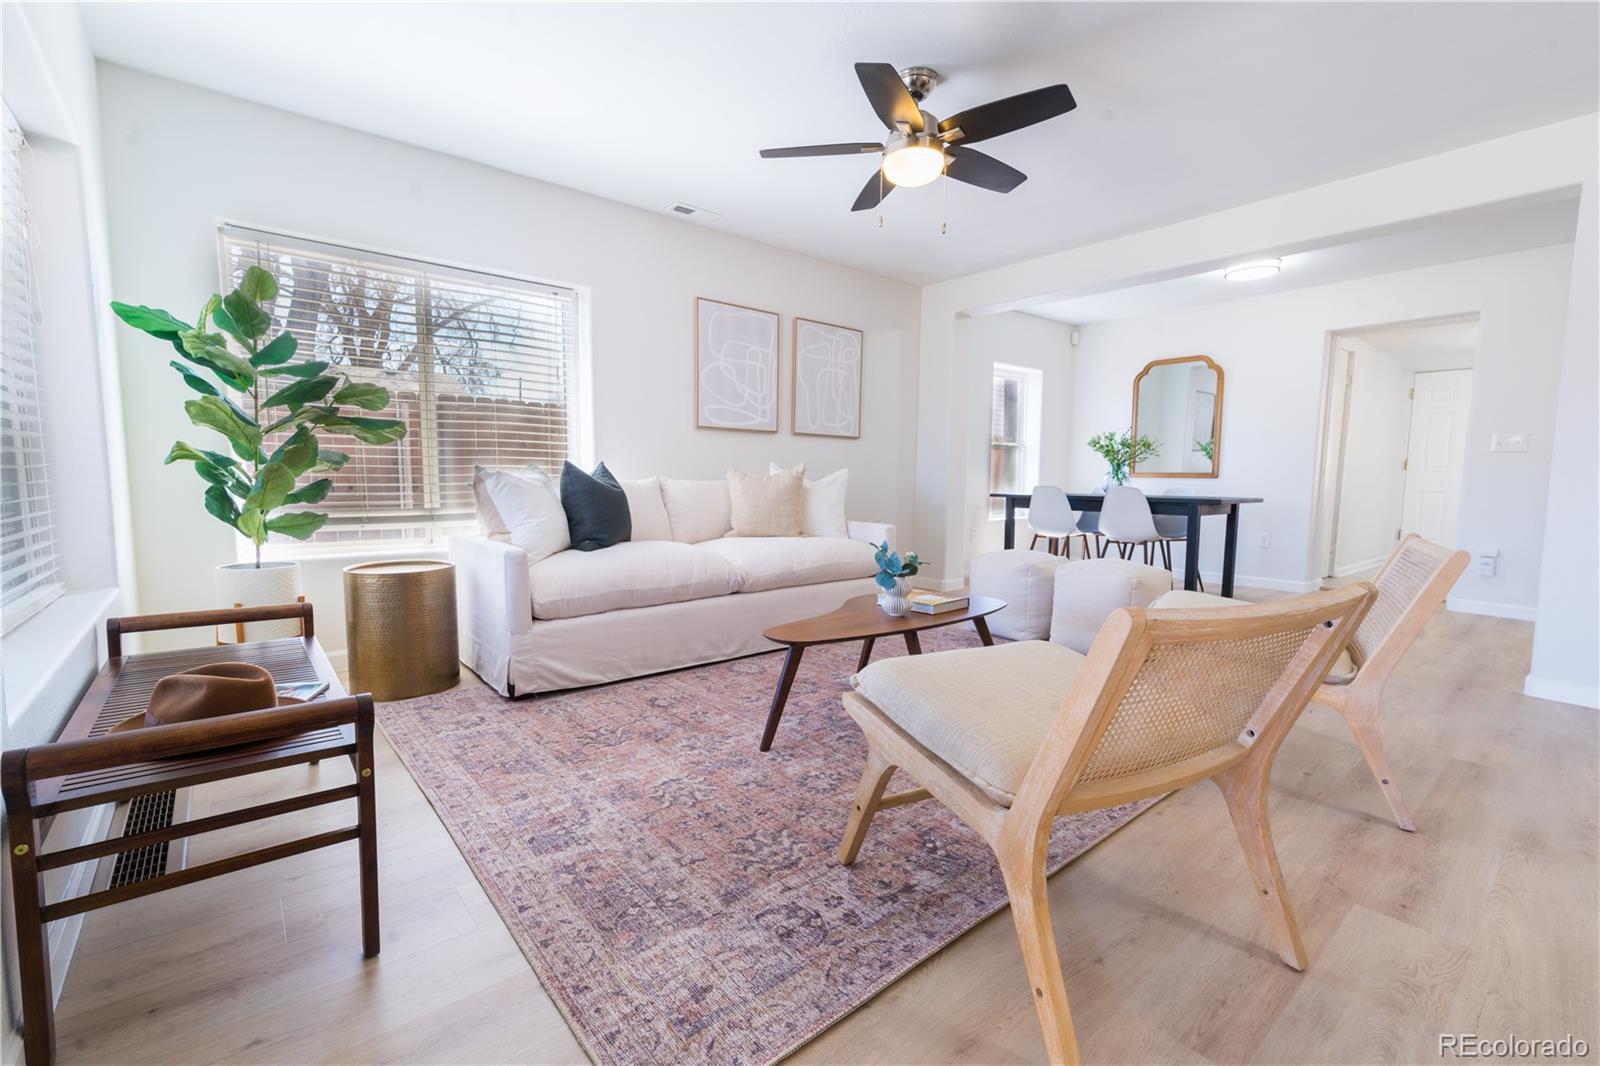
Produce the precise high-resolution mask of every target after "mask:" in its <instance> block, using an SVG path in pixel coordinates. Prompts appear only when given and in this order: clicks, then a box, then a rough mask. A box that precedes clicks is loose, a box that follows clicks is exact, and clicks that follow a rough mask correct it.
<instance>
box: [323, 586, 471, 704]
mask: <svg viewBox="0 0 1600 1066" xmlns="http://www.w3.org/2000/svg"><path fill="white" fill-rule="evenodd" d="M344 625H345V636H346V640H347V642H348V648H349V655H350V691H351V692H370V693H372V698H373V699H375V700H403V699H407V698H409V697H411V696H426V695H428V694H429V693H431V692H441V691H443V690H444V689H447V688H449V687H450V686H452V685H454V684H455V683H456V682H458V681H459V680H461V654H460V649H459V648H458V647H457V645H456V568H455V566H454V565H452V564H451V563H447V562H442V561H439V560H436V559H400V560H394V561H391V562H380V563H357V564H356V565H355V566H347V567H345V568H344Z"/></svg>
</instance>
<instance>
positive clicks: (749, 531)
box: [728, 465, 806, 537]
mask: <svg viewBox="0 0 1600 1066" xmlns="http://www.w3.org/2000/svg"><path fill="white" fill-rule="evenodd" d="M805 469H806V468H805V466H804V465H801V466H797V467H794V468H793V469H790V470H780V471H779V472H778V473H776V474H747V473H745V472H744V471H743V470H734V469H732V468H731V467H730V468H729V470H728V503H729V510H730V512H731V517H732V519H733V532H731V533H729V534H728V536H730V537H798V536H800V535H801V534H803V533H804V532H805V528H806V478H805Z"/></svg>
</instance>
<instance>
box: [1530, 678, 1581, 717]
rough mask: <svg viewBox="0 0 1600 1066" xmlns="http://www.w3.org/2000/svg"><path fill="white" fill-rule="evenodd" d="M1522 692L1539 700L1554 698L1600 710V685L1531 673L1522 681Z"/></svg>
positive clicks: (1556, 700) (1558, 700) (1561, 701)
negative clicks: (1538, 675)
mask: <svg viewBox="0 0 1600 1066" xmlns="http://www.w3.org/2000/svg"><path fill="white" fill-rule="evenodd" d="M1522 694H1523V695H1525V696H1532V697H1533V698H1534V699H1539V700H1554V701H1555V702H1556V703H1570V704H1573V705H1574V706H1577V707H1588V708H1590V709H1591V710H1600V686H1596V685H1584V684H1576V683H1574V682H1571V681H1565V680H1562V679H1561V678H1555V677H1537V676H1535V675H1533V674H1529V675H1528V676H1527V677H1526V678H1524V679H1523V681H1522Z"/></svg>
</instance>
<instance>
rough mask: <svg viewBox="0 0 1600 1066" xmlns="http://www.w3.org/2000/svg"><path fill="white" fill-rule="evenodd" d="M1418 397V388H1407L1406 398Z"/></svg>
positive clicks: (1413, 398)
mask: <svg viewBox="0 0 1600 1066" xmlns="http://www.w3.org/2000/svg"><path fill="white" fill-rule="evenodd" d="M1416 398H1417V390H1416V389H1407V390H1406V399H1408V400H1415V399H1416Z"/></svg>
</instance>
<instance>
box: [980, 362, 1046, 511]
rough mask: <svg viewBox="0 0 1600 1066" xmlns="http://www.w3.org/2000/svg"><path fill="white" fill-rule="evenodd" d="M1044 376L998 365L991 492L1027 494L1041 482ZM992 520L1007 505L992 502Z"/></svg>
mask: <svg viewBox="0 0 1600 1066" xmlns="http://www.w3.org/2000/svg"><path fill="white" fill-rule="evenodd" d="M1043 386H1044V372H1043V371H1040V370H1036V369H1033V368H1031V367H1025V366H1012V365H1010V364H1008V363H995V364H994V378H993V382H992V388H991V404H990V423H989V491H990V492H991V493H995V492H1027V491H1029V490H1030V489H1031V488H1033V486H1034V483H1035V482H1037V481H1038V480H1039V428H1040V422H1041V414H1042V412H1041V401H1042V399H1043V396H1042V394H1043V391H1044V388H1043ZM989 512H990V516H991V517H999V516H1000V515H1002V514H1003V513H1004V505H1003V504H1000V505H998V506H997V501H995V500H993V499H991V500H990V504H989Z"/></svg>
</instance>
